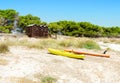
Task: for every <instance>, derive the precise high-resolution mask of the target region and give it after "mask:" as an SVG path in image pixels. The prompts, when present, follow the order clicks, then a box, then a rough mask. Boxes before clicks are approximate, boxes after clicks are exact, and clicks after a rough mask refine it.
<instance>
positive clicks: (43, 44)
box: [5, 38, 100, 49]
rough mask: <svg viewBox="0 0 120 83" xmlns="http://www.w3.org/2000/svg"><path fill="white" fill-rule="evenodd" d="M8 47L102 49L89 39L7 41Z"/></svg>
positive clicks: (24, 39) (25, 39)
mask: <svg viewBox="0 0 120 83" xmlns="http://www.w3.org/2000/svg"><path fill="white" fill-rule="evenodd" d="M5 42H6V44H7V45H8V46H26V47H28V48H37V49H47V48H57V49H63V48H68V47H72V48H86V49H100V47H99V45H98V44H97V43H96V42H95V41H93V40H92V39H88V38H80V39H79V38H78V39H77V38H68V39H51V38H47V39H36V38H32V39H31V38H23V39H15V40H7V41H5Z"/></svg>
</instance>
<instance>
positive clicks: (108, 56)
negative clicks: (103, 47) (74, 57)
mask: <svg viewBox="0 0 120 83" xmlns="http://www.w3.org/2000/svg"><path fill="white" fill-rule="evenodd" d="M64 51H67V52H73V53H76V54H85V55H91V56H100V57H106V58H110V55H108V54H96V53H89V52H82V51H75V50H64Z"/></svg>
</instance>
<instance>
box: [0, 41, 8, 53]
mask: <svg viewBox="0 0 120 83" xmlns="http://www.w3.org/2000/svg"><path fill="white" fill-rule="evenodd" d="M6 52H9V48H8V44H6V43H3V42H1V43H0V53H6Z"/></svg>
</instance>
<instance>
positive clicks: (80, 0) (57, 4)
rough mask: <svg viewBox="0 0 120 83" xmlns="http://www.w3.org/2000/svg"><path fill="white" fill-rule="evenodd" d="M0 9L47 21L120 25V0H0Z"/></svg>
mask: <svg viewBox="0 0 120 83" xmlns="http://www.w3.org/2000/svg"><path fill="white" fill-rule="evenodd" d="M0 9H15V10H16V11H17V12H19V13H20V15H27V14H32V15H35V16H38V17H40V18H41V20H42V21H45V22H48V23H49V22H55V21H60V20H71V21H76V22H81V21H87V22H91V23H93V24H96V25H100V26H120V0H0Z"/></svg>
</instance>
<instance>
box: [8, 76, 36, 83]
mask: <svg viewBox="0 0 120 83" xmlns="http://www.w3.org/2000/svg"><path fill="white" fill-rule="evenodd" d="M8 80H9V81H10V83H38V82H35V81H33V80H31V79H28V78H22V77H21V78H19V77H9V78H8Z"/></svg>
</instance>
